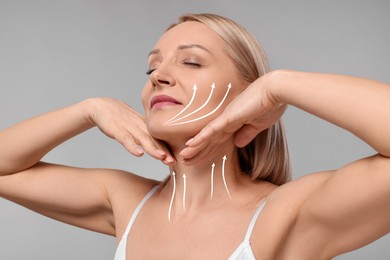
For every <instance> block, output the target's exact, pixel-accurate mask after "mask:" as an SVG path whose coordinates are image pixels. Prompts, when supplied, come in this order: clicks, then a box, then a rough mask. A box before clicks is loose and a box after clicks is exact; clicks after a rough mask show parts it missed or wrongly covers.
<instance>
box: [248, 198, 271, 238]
mask: <svg viewBox="0 0 390 260" xmlns="http://www.w3.org/2000/svg"><path fill="white" fill-rule="evenodd" d="M265 202H266V199H264V200H263V201H262V202H261V203H260V205H259V206H258V207H257V209H256V212H255V214H253V217H252V219H251V222H250V223H249V227H248V230H247V231H246V235H245V241H248V242H249V240H250V238H251V235H252V232H253V228H254V226H255V224H256V221H257V219H258V217H259V215H260V212H261V211H262V209H263V208H264V205H265Z"/></svg>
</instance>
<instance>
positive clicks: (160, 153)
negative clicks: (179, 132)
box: [156, 150, 166, 157]
mask: <svg viewBox="0 0 390 260" xmlns="http://www.w3.org/2000/svg"><path fill="white" fill-rule="evenodd" d="M156 153H157V154H158V155H159V156H160V157H163V156H165V155H166V153H165V152H164V151H162V150H156Z"/></svg>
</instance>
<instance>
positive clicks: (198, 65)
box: [146, 62, 202, 75]
mask: <svg viewBox="0 0 390 260" xmlns="http://www.w3.org/2000/svg"><path fill="white" fill-rule="evenodd" d="M183 64H184V65H190V66H194V67H197V68H200V67H201V66H202V65H200V64H199V63H195V62H183ZM156 69H157V68H152V69H148V70H147V71H146V75H151V74H152V73H153V71H155V70H156Z"/></svg>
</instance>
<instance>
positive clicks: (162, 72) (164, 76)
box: [150, 64, 176, 87]
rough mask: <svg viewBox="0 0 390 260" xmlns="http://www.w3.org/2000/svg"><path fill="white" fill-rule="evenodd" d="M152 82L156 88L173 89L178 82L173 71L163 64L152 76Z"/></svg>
mask: <svg viewBox="0 0 390 260" xmlns="http://www.w3.org/2000/svg"><path fill="white" fill-rule="evenodd" d="M150 80H151V81H152V83H153V86H154V87H158V86H160V87H164V86H165V87H173V86H174V85H175V84H176V81H175V79H174V76H173V72H172V71H171V69H170V68H169V67H168V66H166V65H163V64H160V65H159V66H158V68H157V69H156V70H155V71H153V72H152V73H151V74H150Z"/></svg>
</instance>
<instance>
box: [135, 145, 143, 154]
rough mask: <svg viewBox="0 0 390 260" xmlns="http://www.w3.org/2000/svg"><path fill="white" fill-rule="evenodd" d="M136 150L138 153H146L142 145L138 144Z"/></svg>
mask: <svg viewBox="0 0 390 260" xmlns="http://www.w3.org/2000/svg"><path fill="white" fill-rule="evenodd" d="M135 151H136V152H137V153H138V154H143V153H144V149H142V147H140V146H137V148H135Z"/></svg>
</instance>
